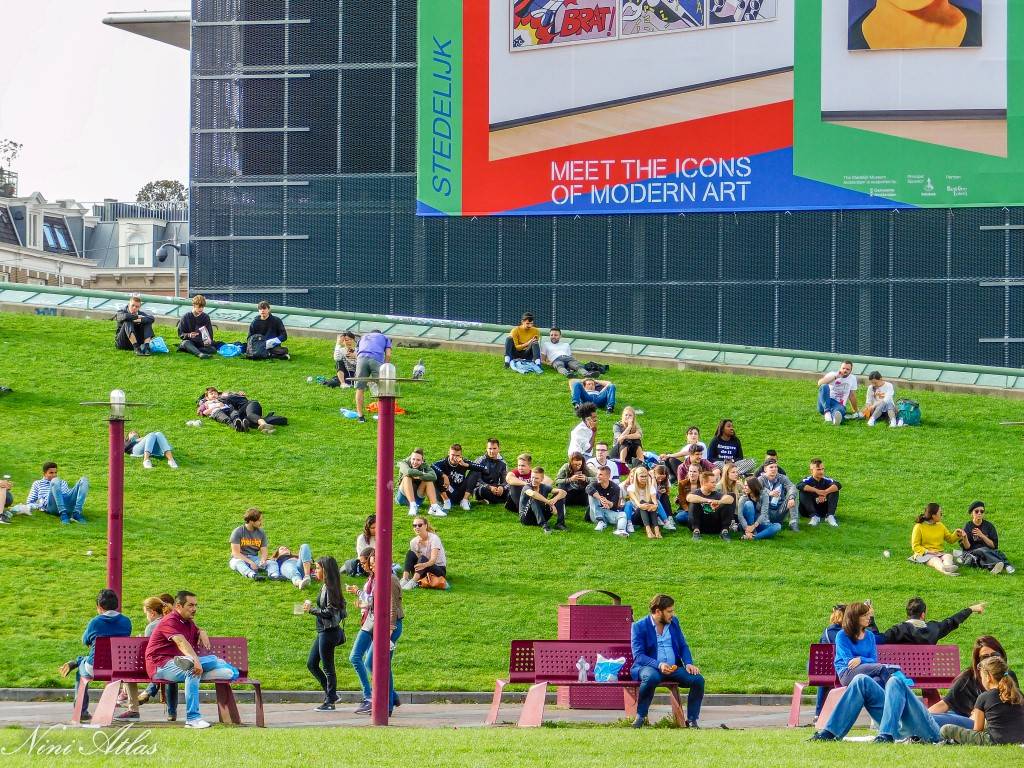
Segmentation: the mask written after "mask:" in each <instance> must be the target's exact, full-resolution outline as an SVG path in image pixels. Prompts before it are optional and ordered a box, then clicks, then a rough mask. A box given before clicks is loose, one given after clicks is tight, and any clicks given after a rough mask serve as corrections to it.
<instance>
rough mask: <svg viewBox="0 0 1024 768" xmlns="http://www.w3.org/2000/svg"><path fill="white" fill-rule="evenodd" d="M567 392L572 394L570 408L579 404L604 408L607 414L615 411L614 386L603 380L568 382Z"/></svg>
mask: <svg viewBox="0 0 1024 768" xmlns="http://www.w3.org/2000/svg"><path fill="white" fill-rule="evenodd" d="M569 392H571V393H572V406H573V408H575V407H577V406H578V405H579V404H580V403H593V404H594V405H596V406H597V407H598V408H604V409H605V410H606V411H607V412H608V413H612V412H613V411H614V410H615V385H614V384H612V383H611V382H610V381H604V380H603V379H584V380H583V381H570V382H569Z"/></svg>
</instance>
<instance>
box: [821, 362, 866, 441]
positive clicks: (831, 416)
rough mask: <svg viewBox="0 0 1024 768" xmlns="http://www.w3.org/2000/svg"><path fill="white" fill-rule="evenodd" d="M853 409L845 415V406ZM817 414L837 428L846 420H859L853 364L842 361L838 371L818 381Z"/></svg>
mask: <svg viewBox="0 0 1024 768" xmlns="http://www.w3.org/2000/svg"><path fill="white" fill-rule="evenodd" d="M847 403H849V404H850V405H851V406H852V407H853V414H851V415H850V416H849V417H848V416H847V415H846V404H847ZM818 413H820V414H822V415H823V416H824V417H825V421H827V422H828V423H829V424H835V425H836V426H837V427H838V426H839V425H840V424H842V423H843V420H844V419H846V418H860V414H859V413H857V377H856V376H854V375H853V363H852V362H850V361H849V360H844V361H843V363H842V365H840V366H839V370H838V371H830V372H829V373H826V374H825V375H824V376H822V377H821V378H820V379H818Z"/></svg>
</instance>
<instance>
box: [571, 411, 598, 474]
mask: <svg viewBox="0 0 1024 768" xmlns="http://www.w3.org/2000/svg"><path fill="white" fill-rule="evenodd" d="M576 415H577V416H579V419H580V423H579V424H577V425H576V426H575V427H573V429H572V432H570V433H569V451H568V455H569V456H570V457H571V456H572V455H573V454H574V453H580V454H583V459H584V461H590V459H592V458H593V456H594V438H595V437H597V406H596V405H594V404H593V403H580V404H579V406H578V407H577V408H576Z"/></svg>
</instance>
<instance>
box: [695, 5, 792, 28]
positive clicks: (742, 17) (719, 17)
mask: <svg viewBox="0 0 1024 768" xmlns="http://www.w3.org/2000/svg"><path fill="white" fill-rule="evenodd" d="M707 3H708V26H711V27H716V26H720V25H722V24H741V23H743V22H748V21H771V20H772V19H774V18H775V12H776V8H775V4H776V0H707Z"/></svg>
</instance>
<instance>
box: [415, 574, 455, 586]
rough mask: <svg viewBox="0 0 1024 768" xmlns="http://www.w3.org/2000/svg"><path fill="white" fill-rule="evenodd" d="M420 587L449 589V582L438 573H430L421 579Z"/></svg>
mask: <svg viewBox="0 0 1024 768" xmlns="http://www.w3.org/2000/svg"><path fill="white" fill-rule="evenodd" d="M420 586H421V587H423V588H424V589H448V580H447V579H445V577H444V576H438V575H437V574H436V573H428V574H426V575H425V576H424V577H423V578H422V579H420Z"/></svg>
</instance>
